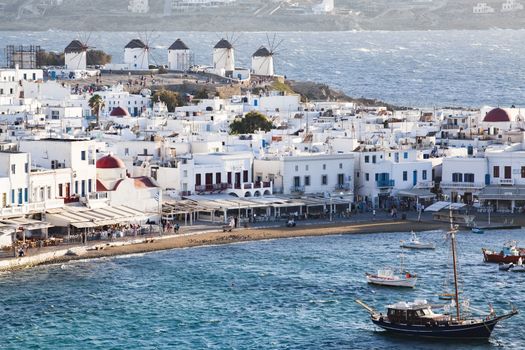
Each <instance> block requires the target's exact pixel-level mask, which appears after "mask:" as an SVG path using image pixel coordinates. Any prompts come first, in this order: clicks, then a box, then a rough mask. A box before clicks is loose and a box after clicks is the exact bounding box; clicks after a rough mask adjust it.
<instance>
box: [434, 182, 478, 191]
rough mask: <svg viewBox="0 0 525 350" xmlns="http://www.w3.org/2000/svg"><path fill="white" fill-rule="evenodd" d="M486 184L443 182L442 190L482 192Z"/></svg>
mask: <svg viewBox="0 0 525 350" xmlns="http://www.w3.org/2000/svg"><path fill="white" fill-rule="evenodd" d="M484 187H485V184H483V183H481V182H450V181H443V182H441V188H450V189H470V190H481V189H482V188H484Z"/></svg>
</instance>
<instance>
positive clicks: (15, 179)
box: [0, 151, 31, 209]
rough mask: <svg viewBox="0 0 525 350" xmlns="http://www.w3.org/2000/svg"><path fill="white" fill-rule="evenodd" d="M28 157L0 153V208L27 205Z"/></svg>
mask: <svg viewBox="0 0 525 350" xmlns="http://www.w3.org/2000/svg"><path fill="white" fill-rule="evenodd" d="M30 161H31V160H30V155H29V154H28V153H24V152H6V151H2V152H0V208H2V209H3V208H7V207H14V206H22V205H24V204H27V203H29V171H30Z"/></svg>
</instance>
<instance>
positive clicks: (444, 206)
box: [425, 201, 466, 211]
mask: <svg viewBox="0 0 525 350" xmlns="http://www.w3.org/2000/svg"><path fill="white" fill-rule="evenodd" d="M465 206H466V204H463V203H450V202H444V201H440V202H436V203H434V204H432V205H430V206H428V207H427V208H425V211H440V210H444V209H447V210H448V209H452V210H459V209H461V208H463V207H465Z"/></svg>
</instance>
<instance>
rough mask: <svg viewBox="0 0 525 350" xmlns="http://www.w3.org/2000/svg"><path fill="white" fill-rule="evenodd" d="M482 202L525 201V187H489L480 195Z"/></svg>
mask: <svg viewBox="0 0 525 350" xmlns="http://www.w3.org/2000/svg"><path fill="white" fill-rule="evenodd" d="M478 198H479V199H481V200H509V201H512V200H521V201H522V200H525V187H517V186H513V187H502V186H487V187H485V188H484V189H483V190H481V192H480V193H479V195H478Z"/></svg>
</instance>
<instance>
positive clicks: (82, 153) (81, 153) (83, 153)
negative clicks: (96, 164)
mask: <svg viewBox="0 0 525 350" xmlns="http://www.w3.org/2000/svg"><path fill="white" fill-rule="evenodd" d="M80 159H81V160H86V151H81V152H80Z"/></svg>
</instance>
